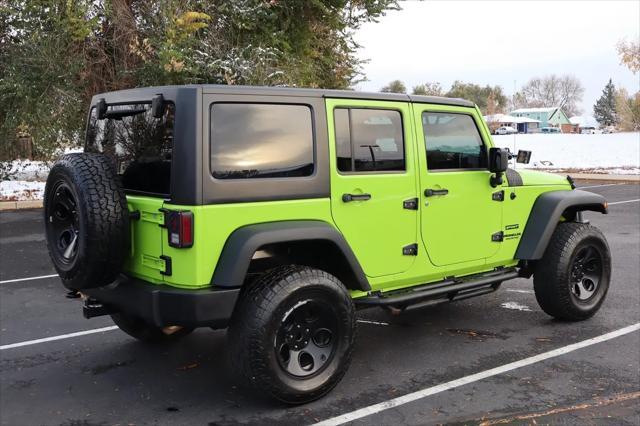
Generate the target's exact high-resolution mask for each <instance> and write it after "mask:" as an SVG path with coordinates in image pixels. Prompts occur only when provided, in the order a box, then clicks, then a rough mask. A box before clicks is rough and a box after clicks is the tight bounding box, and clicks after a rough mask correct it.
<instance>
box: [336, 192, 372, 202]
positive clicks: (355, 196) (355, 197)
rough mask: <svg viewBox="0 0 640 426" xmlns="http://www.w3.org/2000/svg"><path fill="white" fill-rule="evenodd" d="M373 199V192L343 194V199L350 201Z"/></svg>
mask: <svg viewBox="0 0 640 426" xmlns="http://www.w3.org/2000/svg"><path fill="white" fill-rule="evenodd" d="M370 199H371V194H342V201H344V202H345V203H349V202H351V201H367V200H370Z"/></svg>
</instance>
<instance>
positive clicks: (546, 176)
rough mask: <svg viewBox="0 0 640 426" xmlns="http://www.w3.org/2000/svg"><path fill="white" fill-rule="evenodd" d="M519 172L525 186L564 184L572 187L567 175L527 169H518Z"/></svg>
mask: <svg viewBox="0 0 640 426" xmlns="http://www.w3.org/2000/svg"><path fill="white" fill-rule="evenodd" d="M517 172H518V173H519V174H520V176H521V177H522V184H523V185H525V186H533V185H564V186H566V187H568V188H567V189H570V188H571V185H570V184H569V181H567V176H566V175H561V174H554V173H546V172H537V171H533V170H527V169H518V170H517Z"/></svg>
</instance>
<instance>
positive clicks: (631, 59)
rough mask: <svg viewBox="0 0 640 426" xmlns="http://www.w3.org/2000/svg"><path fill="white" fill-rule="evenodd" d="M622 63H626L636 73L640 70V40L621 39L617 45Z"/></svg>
mask: <svg viewBox="0 0 640 426" xmlns="http://www.w3.org/2000/svg"><path fill="white" fill-rule="evenodd" d="M616 49H617V50H618V55H620V63H622V64H624V65H626V66H627V68H629V69H630V70H631V72H632V73H634V74H636V73H638V72H640V41H629V42H627V40H624V39H623V40H620V41H619V42H618V44H617V46H616Z"/></svg>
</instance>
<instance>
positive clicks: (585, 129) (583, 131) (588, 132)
mask: <svg viewBox="0 0 640 426" xmlns="http://www.w3.org/2000/svg"><path fill="white" fill-rule="evenodd" d="M580 133H581V134H583V135H595V134H596V133H602V132H599V131H597V130H596V128H595V127H581V128H580Z"/></svg>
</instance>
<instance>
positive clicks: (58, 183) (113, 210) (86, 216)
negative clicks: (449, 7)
mask: <svg viewBox="0 0 640 426" xmlns="http://www.w3.org/2000/svg"><path fill="white" fill-rule="evenodd" d="M44 220H45V229H46V237H47V247H48V249H49V255H50V256H51V260H52V261H53V265H54V267H55V268H56V271H57V272H58V274H59V275H60V278H62V283H63V284H64V286H65V287H67V288H69V289H72V290H82V289H86V288H94V287H100V286H104V285H107V284H109V283H111V282H113V281H114V280H115V278H116V277H117V276H118V274H119V273H120V271H121V270H122V265H123V263H124V261H125V259H126V257H127V255H128V253H129V245H130V241H129V240H130V231H129V212H128V209H127V199H126V197H125V194H124V191H123V190H122V188H121V187H120V185H119V183H118V177H117V174H116V171H115V167H114V165H113V164H112V162H111V160H110V159H109V158H108V157H106V156H104V155H101V154H88V153H80V154H68V155H64V156H63V157H61V158H60V159H59V160H58V161H57V162H56V163H55V164H54V166H53V167H52V168H51V171H50V172H49V177H48V178H47V185H46V187H45V191H44Z"/></svg>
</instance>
